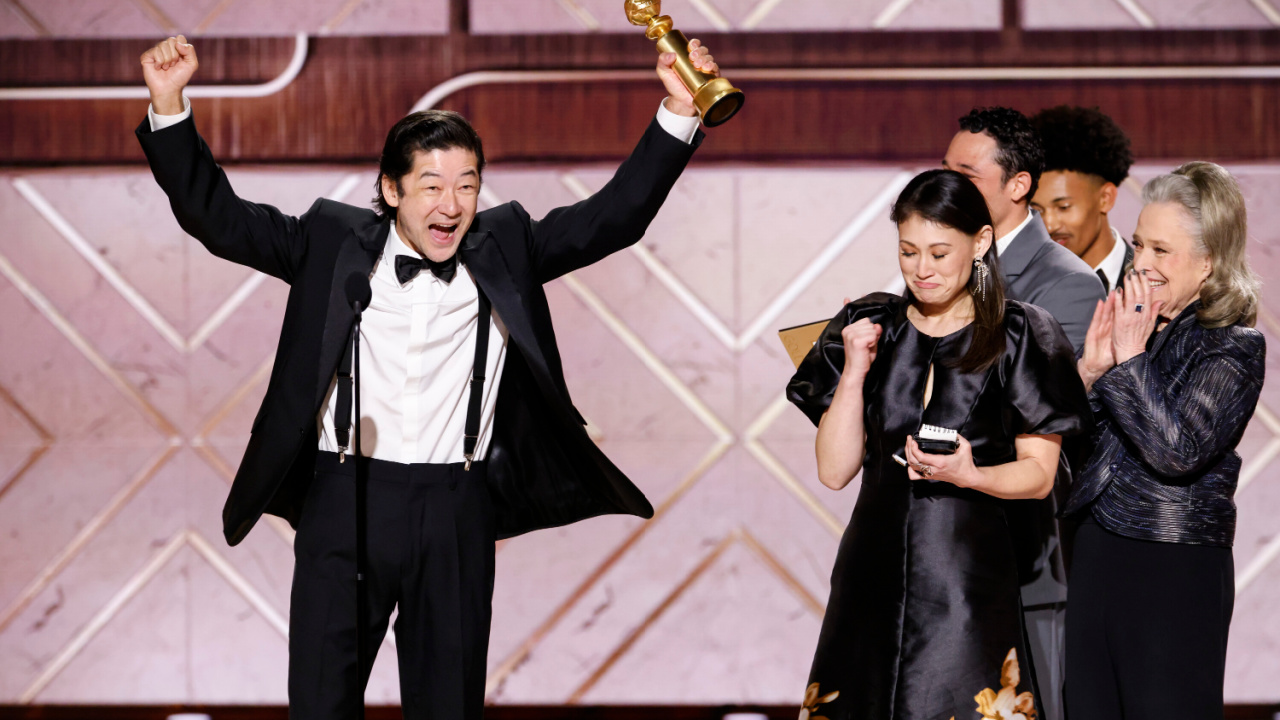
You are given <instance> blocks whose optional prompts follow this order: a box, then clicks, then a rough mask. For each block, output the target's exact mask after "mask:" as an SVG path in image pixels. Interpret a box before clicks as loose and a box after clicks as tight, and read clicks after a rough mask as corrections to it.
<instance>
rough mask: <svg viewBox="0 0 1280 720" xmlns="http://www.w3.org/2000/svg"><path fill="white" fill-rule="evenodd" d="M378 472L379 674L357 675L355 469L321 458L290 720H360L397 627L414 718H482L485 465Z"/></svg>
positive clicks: (373, 593) (294, 604) (302, 560)
mask: <svg viewBox="0 0 1280 720" xmlns="http://www.w3.org/2000/svg"><path fill="white" fill-rule="evenodd" d="M361 462H362V463H363V464H364V465H365V467H367V468H368V475H367V477H368V478H369V484H368V494H367V509H368V518H369V520H368V526H367V527H368V536H367V538H368V540H367V548H368V580H367V582H366V584H367V586H368V597H369V604H368V609H369V614H368V618H367V623H368V624H367V625H366V627H367V628H368V634H367V635H366V638H367V653H366V657H367V658H368V666H369V667H366V668H365V676H364V677H357V668H356V665H357V658H356V583H355V575H356V570H355V563H356V557H355V547H356V534H355V463H354V461H353V459H352V458H350V457H348V458H347V461H346V462H345V463H339V462H338V459H337V455H335V454H333V453H320V456H319V458H318V459H317V461H316V474H315V479H314V481H313V482H312V484H311V488H310V490H308V493H307V499H306V504H305V505H304V506H303V511H302V519H301V520H300V522H299V524H298V534H297V537H296V539H295V540H294V558H295V565H294V572H293V591H292V596H291V598H290V617H289V717H290V718H291V719H292V720H352V719H353V718H356V717H357V713H358V712H359V708H360V706H361V704H362V703H363V699H364V688H365V685H366V683H367V682H368V680H369V677H368V671H369V668H370V667H372V666H373V659H374V657H375V656H376V654H377V651H378V647H379V646H380V645H381V643H382V640H383V638H384V637H385V636H386V632H387V622H388V619H389V618H390V616H391V611H392V609H393V608H395V607H396V606H397V605H398V606H399V615H398V616H397V618H396V627H395V630H396V652H397V655H398V657H399V661H400V695H401V703H402V705H403V708H404V716H405V718H406V720H418V719H426V718H430V719H431V720H472V719H473V718H480V717H481V713H482V710H483V706H484V683H485V664H486V657H487V654H488V648H489V621H490V617H491V615H492V599H493V569H494V524H493V509H492V506H491V505H490V502H489V494H488V488H487V486H486V484H485V476H484V471H485V466H484V463H474V464H473V465H472V466H471V470H470V471H464V470H463V466H462V464H461V463H459V464H455V465H427V464H421V465H402V464H400V463H393V462H387V461H383V460H371V459H368V458H364V459H362V460H361Z"/></svg>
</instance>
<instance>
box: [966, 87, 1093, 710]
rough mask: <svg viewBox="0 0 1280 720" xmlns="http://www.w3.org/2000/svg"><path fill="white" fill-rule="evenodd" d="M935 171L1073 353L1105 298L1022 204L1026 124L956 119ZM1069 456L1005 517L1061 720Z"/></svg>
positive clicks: (987, 114) (1038, 155)
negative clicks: (968, 192) (988, 226)
mask: <svg viewBox="0 0 1280 720" xmlns="http://www.w3.org/2000/svg"><path fill="white" fill-rule="evenodd" d="M942 165H943V167H946V168H950V169H952V170H955V171H957V172H959V173H961V174H963V175H965V176H966V177H968V178H969V179H970V180H972V181H973V183H974V184H975V185H977V186H978V189H979V190H981V191H982V195H983V197H985V198H986V200H987V206H988V208H990V210H991V219H992V221H993V222H995V235H996V252H997V254H998V256H999V258H1000V271H1001V273H1002V274H1003V275H1004V280H1005V286H1006V288H1007V291H1008V296H1009V298H1011V299H1013V300H1020V301H1022V302H1026V303H1030V304H1032V305H1039V306H1040V307H1042V308H1044V309H1045V310H1048V311H1049V314H1051V315H1053V317H1054V319H1056V320H1057V321H1058V323H1059V324H1060V325H1062V329H1063V331H1065V332H1066V335H1067V338H1068V339H1069V340H1070V341H1071V344H1072V345H1073V346H1075V348H1076V350H1077V351H1079V350H1080V348H1082V347H1083V346H1084V336H1085V333H1086V332H1087V331H1088V330H1089V322H1090V321H1091V320H1092V319H1093V311H1094V308H1095V307H1096V305H1097V302H1098V301H1099V300H1102V299H1103V298H1104V297H1106V293H1105V292H1104V291H1103V289H1102V283H1101V282H1099V281H1098V276H1097V275H1095V274H1094V272H1093V269H1092V268H1090V267H1089V266H1088V265H1087V264H1085V262H1084V261H1083V260H1081V259H1080V258H1078V257H1076V255H1075V254H1074V253H1072V252H1071V251H1070V250H1068V249H1067V248H1065V247H1063V246H1061V245H1059V244H1058V243H1055V242H1054V241H1053V240H1052V239H1050V238H1049V233H1048V232H1047V231H1046V230H1045V227H1044V223H1043V222H1041V221H1040V219H1039V216H1038V215H1037V214H1036V213H1035V211H1033V210H1032V209H1031V208H1030V207H1029V205H1030V201H1031V198H1032V197H1034V196H1035V193H1036V185H1037V183H1038V181H1039V180H1040V174H1041V172H1042V171H1043V168H1044V149H1043V146H1042V145H1041V143H1040V137H1039V135H1038V134H1037V133H1036V132H1035V129H1034V128H1032V127H1031V122H1030V121H1029V120H1027V118H1026V116H1025V115H1023V114H1022V113H1020V112H1018V111H1017V110H1013V109H1011V108H1005V107H990V108H977V109H974V110H973V111H972V112H970V113H969V114H968V115H965V116H964V117H962V118H960V131H959V132H957V133H956V134H955V137H954V138H952V140H951V145H950V146H949V147H948V148H947V154H946V157H945V158H944V159H943V161H942ZM1074 450H1075V448H1074V447H1072V446H1068V447H1066V448H1064V450H1063V453H1062V460H1061V462H1059V466H1058V481H1057V482H1056V483H1055V486H1054V493H1053V494H1051V495H1050V496H1049V497H1048V498H1046V499H1044V500H1025V501H1017V502H1019V503H1028V504H1029V507H1027V508H1025V511H1023V512H1014V513H1011V515H1010V532H1011V533H1013V536H1014V542H1015V545H1016V548H1017V552H1018V563H1019V570H1020V574H1021V582H1022V605H1023V609H1024V617H1025V618H1026V622H1027V632H1028V635H1029V645H1030V647H1031V655H1032V657H1031V658H1030V659H1031V661H1032V664H1033V666H1034V667H1035V671H1036V684H1037V695H1038V698H1037V699H1038V701H1039V704H1040V707H1041V708H1042V709H1043V711H1044V716H1043V718H1044V720H1061V719H1062V718H1063V716H1064V712H1063V704H1062V686H1063V681H1064V673H1063V651H1064V637H1065V636H1064V635H1063V627H1064V621H1065V617H1066V601H1067V584H1066V583H1067V572H1066V558H1065V557H1064V551H1063V543H1062V541H1061V538H1062V535H1061V533H1060V531H1059V527H1058V522H1057V519H1056V517H1055V516H1056V514H1057V506H1058V503H1059V502H1061V501H1065V499H1066V495H1065V494H1063V495H1062V497H1061V498H1058V497H1057V495H1058V494H1059V493H1065V492H1066V491H1067V489H1068V488H1069V486H1070V478H1071V469H1070V465H1071V462H1070V460H1071V456H1072V455H1073V454H1074Z"/></svg>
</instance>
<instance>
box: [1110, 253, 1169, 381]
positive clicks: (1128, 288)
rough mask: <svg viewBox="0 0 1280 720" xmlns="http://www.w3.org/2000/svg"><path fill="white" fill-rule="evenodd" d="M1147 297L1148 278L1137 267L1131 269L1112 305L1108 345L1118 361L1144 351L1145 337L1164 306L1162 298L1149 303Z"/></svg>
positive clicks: (1149, 291) (1145, 346)
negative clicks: (1119, 298)
mask: <svg viewBox="0 0 1280 720" xmlns="http://www.w3.org/2000/svg"><path fill="white" fill-rule="evenodd" d="M1150 298H1151V288H1150V287H1148V286H1147V278H1146V277H1144V276H1142V275H1139V274H1138V273H1137V272H1136V271H1134V272H1130V273H1129V280H1128V282H1126V283H1125V284H1124V290H1123V295H1122V299H1121V300H1120V302H1119V303H1118V304H1117V305H1116V308H1115V318H1114V323H1113V325H1114V327H1113V329H1112V331H1111V346H1112V351H1113V352H1114V353H1115V358H1116V364H1117V365H1118V364H1120V363H1122V362H1125V361H1127V360H1129V359H1130V358H1133V357H1134V356H1135V355H1141V354H1142V353H1144V352H1146V351H1147V339H1148V338H1150V337H1151V333H1152V332H1154V331H1155V329H1156V319H1157V318H1158V317H1159V316H1160V309H1161V308H1162V307H1164V301H1162V300H1157V301H1156V302H1155V303H1152V302H1150Z"/></svg>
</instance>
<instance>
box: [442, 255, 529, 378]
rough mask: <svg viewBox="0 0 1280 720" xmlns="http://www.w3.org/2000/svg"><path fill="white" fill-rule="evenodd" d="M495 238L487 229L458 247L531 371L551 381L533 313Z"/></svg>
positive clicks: (464, 262)
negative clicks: (526, 305) (535, 330)
mask: <svg viewBox="0 0 1280 720" xmlns="http://www.w3.org/2000/svg"><path fill="white" fill-rule="evenodd" d="M492 235H493V233H492V232H490V231H488V230H473V231H471V232H469V233H467V236H466V237H465V238H463V239H462V244H461V245H460V246H459V247H458V253H459V254H460V255H461V257H462V262H463V264H465V265H466V266H467V269H468V270H470V271H471V276H472V277H473V278H475V281H476V286H477V287H479V288H480V289H481V290H482V291H484V294H485V297H487V298H489V302H490V303H492V304H493V310H494V312H496V313H498V317H499V318H500V319H501V320H502V324H503V325H504V326H505V327H506V328H507V334H508V335H509V338H510V340H511V342H514V343H515V344H516V345H518V346H519V347H520V352H521V354H522V355H524V358H525V359H526V360H528V361H529V363H530V364H531V365H533V368H531V369H533V370H534V375H535V376H536V377H538V378H540V379H541V378H550V377H551V374H550V372H549V371H548V370H547V363H546V360H545V358H544V357H543V355H542V350H541V348H539V346H538V338H537V336H535V335H534V332H533V326H532V325H531V324H530V322H529V319H530V317H531V316H530V313H529V311H528V310H527V309H526V308H525V306H524V300H523V299H521V297H520V291H519V290H518V289H517V288H516V285H515V282H514V281H513V280H512V278H511V269H510V268H508V267H507V262H506V260H504V259H503V257H502V252H501V251H500V250H499V249H498V243H497V242H495V241H494V240H493V238H492V237H491V236H492Z"/></svg>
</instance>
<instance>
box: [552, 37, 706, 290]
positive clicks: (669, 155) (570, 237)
mask: <svg viewBox="0 0 1280 720" xmlns="http://www.w3.org/2000/svg"><path fill="white" fill-rule="evenodd" d="M689 58H690V60H691V61H692V62H693V64H694V65H695V66H696V67H697V68H698V69H699V70H701V71H702V72H704V73H707V74H709V75H716V76H718V75H719V74H720V68H719V66H718V65H717V64H716V62H715V59H714V58H712V56H711V54H710V53H709V52H708V51H707V49H706V48H705V47H703V46H702V45H701V43H700V42H699V41H698V40H697V39H694V40H691V41H689ZM674 63H675V55H673V54H672V53H664V54H662V55H659V56H658V66H657V73H658V77H659V79H661V80H662V84H663V86H664V88H665V89H666V91H667V98H666V99H665V100H664V101H663V102H662V107H661V108H660V109H659V111H658V117H657V118H655V119H654V121H653V122H652V123H650V125H649V129H648V130H647V131H646V132H645V134H644V136H643V137H641V138H640V142H639V143H638V144H637V145H636V148H635V150H633V151H632V153H631V156H630V157H628V158H627V159H626V161H624V162H623V163H622V165H621V166H620V167H619V168H618V171H617V172H615V173H614V175H613V178H612V179H611V180H609V182H608V183H606V184H605V186H604V187H603V188H601V189H600V190H599V191H598V192H596V193H595V194H594V195H592V196H591V197H589V198H587V199H585V200H583V201H581V202H579V203H576V204H574V205H570V206H567V207H562V208H557V209H555V210H552V211H551V212H550V213H548V214H547V216H546V217H545V218H543V219H542V220H541V221H539V222H537V223H535V224H534V231H533V236H532V242H533V246H532V248H531V254H532V257H533V258H534V263H535V266H536V268H537V272H538V277H539V279H540V280H541V281H542V282H544V283H545V282H549V281H551V280H554V279H555V278H557V277H560V276H561V275H564V274H565V273H568V272H572V271H573V270H576V269H578V268H581V267H585V266H587V265H590V264H591V263H594V262H596V261H598V260H600V259H602V258H604V257H606V256H608V255H610V254H612V253H615V252H617V251H619V250H621V249H623V248H625V247H628V246H630V245H633V244H635V243H636V242H638V241H639V240H640V238H642V237H644V233H645V231H646V230H647V229H648V228H649V223H651V222H652V221H653V218H654V216H656V215H657V214H658V210H659V209H660V208H661V207H662V203H663V202H665V201H666V199H667V194H668V193H669V192H670V191H671V188H672V186H673V185H675V182H676V180H677V179H679V177H680V173H681V172H683V171H684V168H685V165H687V164H688V163H689V159H690V158H691V157H693V151H694V150H695V149H696V148H697V147H698V145H700V144H701V142H702V132H701V131H700V130H697V129H696V128H697V124H698V121H697V112H696V111H695V110H694V107H693V96H692V95H691V94H690V93H689V90H688V89H687V88H686V87H685V86H684V83H682V82H681V81H680V78H679V77H678V76H677V75H676V72H675V70H674V68H673V65H674Z"/></svg>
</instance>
